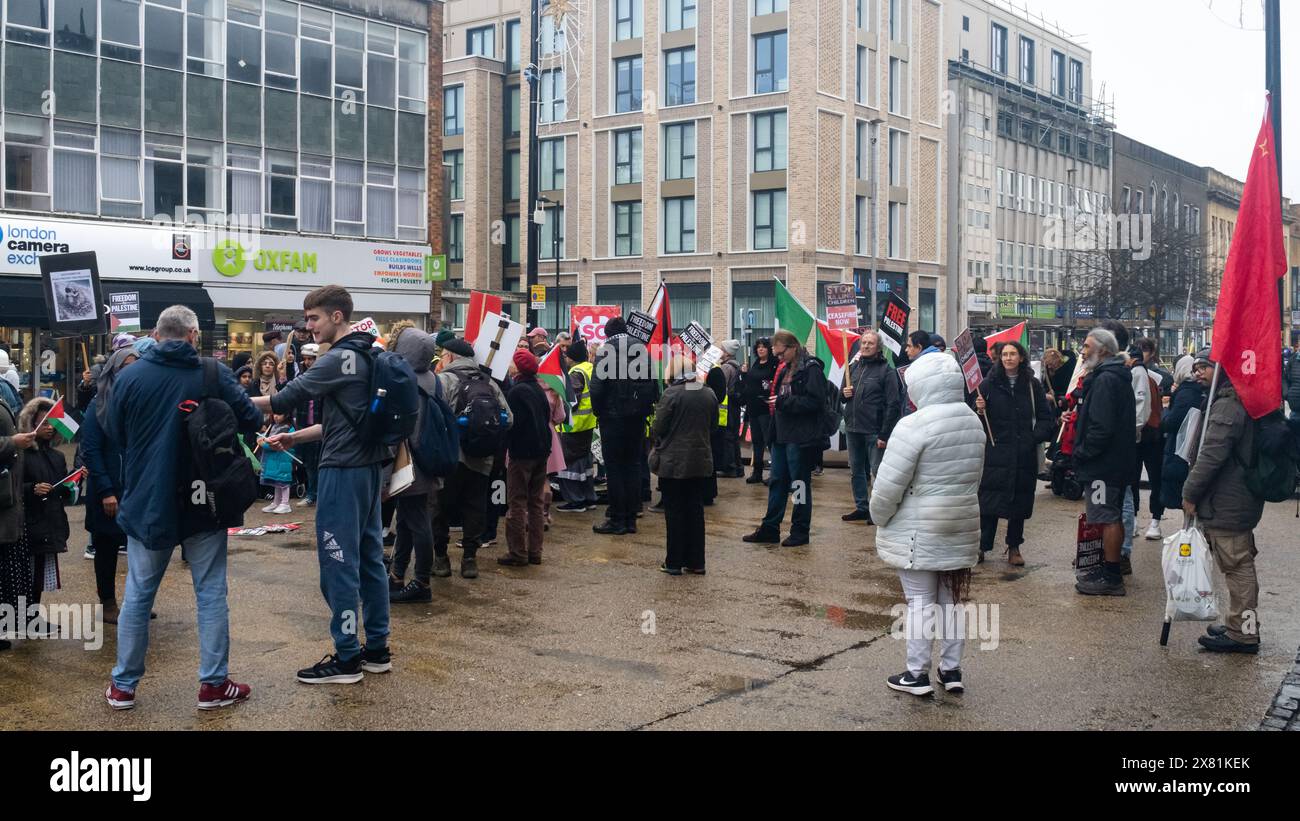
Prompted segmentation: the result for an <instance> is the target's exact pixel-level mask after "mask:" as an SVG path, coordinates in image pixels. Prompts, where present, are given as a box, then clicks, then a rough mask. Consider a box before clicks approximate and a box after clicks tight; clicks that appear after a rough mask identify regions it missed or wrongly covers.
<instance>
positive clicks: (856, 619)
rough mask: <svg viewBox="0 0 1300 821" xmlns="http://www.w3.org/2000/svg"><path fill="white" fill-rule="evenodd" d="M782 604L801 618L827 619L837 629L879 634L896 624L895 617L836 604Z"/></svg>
mask: <svg viewBox="0 0 1300 821" xmlns="http://www.w3.org/2000/svg"><path fill="white" fill-rule="evenodd" d="M781 604H782V606H784V607H788V608H790V609H791V610H793V611H795V612H796V613H798V614H799V615H801V616H808V617H810V618H814V619H826V620H827V621H829V622H830V623H831V624H833V625H835V626H836V627H844V628H846V629H849V630H865V631H868V632H878V631H881V630H884V629H886V628H888V627H889V626H890V625H891V624H893V623H894V617H893V616H891V615H889V614H888V613H885V614H880V613H868V612H866V611H863V610H850V609H848V608H845V607H840V606H838V605H834V604H810V603H808V602H804V601H799V600H798V599H782V600H781Z"/></svg>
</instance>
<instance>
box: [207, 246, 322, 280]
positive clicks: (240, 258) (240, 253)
mask: <svg viewBox="0 0 1300 821" xmlns="http://www.w3.org/2000/svg"><path fill="white" fill-rule="evenodd" d="M250 261H251V262H252V263H253V269H254V270H256V271H292V272H297V273H301V274H314V273H316V253H315V252H314V251H287V250H280V251H276V250H266V249H262V250H259V251H257V252H256V256H253V257H252V258H251V260H250V257H249V254H248V252H247V251H245V250H244V246H243V245H240V244H239V243H238V242H236V241H234V240H230V239H228V240H225V241H223V242H219V243H217V246H216V247H215V248H213V249H212V267H213V268H216V269H217V273H219V274H221V275H222V276H224V277H237V276H239V275H240V274H242V273H243V272H244V268H245V267H247V265H248V263H249V262H250Z"/></svg>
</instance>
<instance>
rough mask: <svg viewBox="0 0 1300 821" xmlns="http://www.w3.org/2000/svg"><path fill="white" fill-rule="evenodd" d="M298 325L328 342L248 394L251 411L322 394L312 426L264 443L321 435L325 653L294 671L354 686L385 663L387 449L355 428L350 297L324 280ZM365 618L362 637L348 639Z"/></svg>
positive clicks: (362, 411) (356, 366) (357, 346)
mask: <svg viewBox="0 0 1300 821" xmlns="http://www.w3.org/2000/svg"><path fill="white" fill-rule="evenodd" d="M302 307H303V313H304V315H305V318H306V321H307V329H308V330H310V331H311V332H312V338H313V339H315V341H316V342H317V343H320V342H328V343H330V349H329V351H328V352H326V353H325V355H324V356H321V357H320V358H319V359H317V360H316V364H314V365H312V367H311V368H310V369H309V370H307V371H306V372H304V373H303V374H301V375H300V376H299V377H298V378H297V379H294V380H293V381H291V382H289V383H288V384H286V385H285V387H284V389H283V390H281V391H278V392H277V393H276V394H275V396H270V397H266V396H259V397H254V398H253V402H254V404H256V405H257V406H258V407H259V408H260V409H262V410H264V411H265V410H267V409H270V410H272V411H274V412H275V413H290V412H292V411H293V409H294V408H296V407H297V406H298V405H300V404H302V402H303V401H305V400H307V399H308V398H313V399H319V400H322V401H321V403H320V407H321V409H322V411H321V419H322V422H321V424H320V425H313V426H312V427H310V428H307V429H305V430H300V431H296V432H294V433H282V434H277V435H276V436H272V437H269V438H268V439H267V440H266V444H267V447H269V448H271V449H272V450H285V449H288V448H291V447H293V446H294V444H297V443H302V442H314V441H316V440H321V442H322V445H321V454H320V469H319V471H318V473H317V507H316V558H317V559H318V560H319V562H320V587H321V593H322V594H323V595H324V596H325V601H326V602H327V603H328V604H329V608H330V612H331V614H332V616H331V618H330V635H331V636H332V637H333V639H334V653H333V654H331V655H327V656H325V658H323V659H322V660H321V661H320V662H318V663H317V664H315V665H313V666H311V667H307V668H304V669H302V670H299V671H298V681H300V682H302V683H304V684H355V683H357V682H359V681H361V679H362V678H363V674H362V673H363V671H365V672H368V673H386V672H388V671H389V670H391V669H392V660H391V657H390V654H389V651H388V571H387V570H385V569H384V544H383V535H382V532H383V528H382V525H381V524H380V497H381V491H382V486H381V482H380V477H381V475H382V465H383V462H384V460H385V459H386V458H387V456H388V449H387V448H386V447H384V446H383V445H370V444H367V443H366V442H363V441H362V440H361V437H360V434H359V433H358V431H357V426H358V425H359V423H360V421H361V420H363V419H364V418H365V415H366V413H367V409H368V407H369V403H370V368H371V359H370V346H371V343H372V342H373V337H371V336H370V334H368V333H366V332H364V331H358V332H353V331H352V330H351V326H352V295H351V294H349V293H348V292H347V290H345V289H344V288H341V287H339V286H338V285H326V286H325V287H323V288H317V289H316V290H314V291H312V292H311V293H309V294H307V296H306V298H304V299H303V306H302ZM363 615H364V617H365V631H366V645H365V646H362V645H361V643H360V641H359V640H358V638H357V633H358V629H359V628H360V627H361V618H362V616H363Z"/></svg>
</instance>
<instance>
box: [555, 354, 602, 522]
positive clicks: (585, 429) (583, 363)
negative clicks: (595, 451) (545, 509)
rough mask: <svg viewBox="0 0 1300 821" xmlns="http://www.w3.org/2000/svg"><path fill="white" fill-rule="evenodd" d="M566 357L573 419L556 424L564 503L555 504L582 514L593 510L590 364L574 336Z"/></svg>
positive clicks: (594, 489) (593, 417) (594, 421)
mask: <svg viewBox="0 0 1300 821" xmlns="http://www.w3.org/2000/svg"><path fill="white" fill-rule="evenodd" d="M565 356H567V358H568V359H569V361H570V362H571V363H572V366H571V367H570V368H569V377H568V379H569V390H570V392H571V393H572V394H573V396H574V398H575V401H574V402H573V407H572V410H571V411H570V415H571V416H572V421H571V422H569V423H567V424H561V425H557V426H556V428H557V429H558V430H559V431H560V447H561V448H563V450H564V464H565V468H564V470H562V471H560V472H559V473H557V474H556V477H557V478H558V479H559V480H560V494H561V495H562V496H564V504H562V505H559V506H558V507H556V510H558V511H561V512H563V513H585V512H586V511H588V510H595V509H596V479H595V476H594V475H593V473H594V471H593V470H592V469H593V468H594V467H595V463H594V460H593V459H592V457H591V440H592V438H593V436H594V435H595V431H596V415H595V414H594V413H593V412H592V410H591V375H592V371H593V367H592V363H591V362H588V361H587V344H586V342H584V341H583V340H582V339H575V340H574V341H573V343H572V344H570V345H569V349H568V350H567V351H566V352H565Z"/></svg>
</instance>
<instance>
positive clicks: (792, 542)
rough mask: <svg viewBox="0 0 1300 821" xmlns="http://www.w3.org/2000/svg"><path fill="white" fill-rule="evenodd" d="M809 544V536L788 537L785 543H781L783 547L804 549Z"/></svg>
mask: <svg viewBox="0 0 1300 821" xmlns="http://www.w3.org/2000/svg"><path fill="white" fill-rule="evenodd" d="M806 544H808V537H807V536H794V535H791V536H786V537H785V541H783V542H781V547H803V546H804V545H806Z"/></svg>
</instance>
